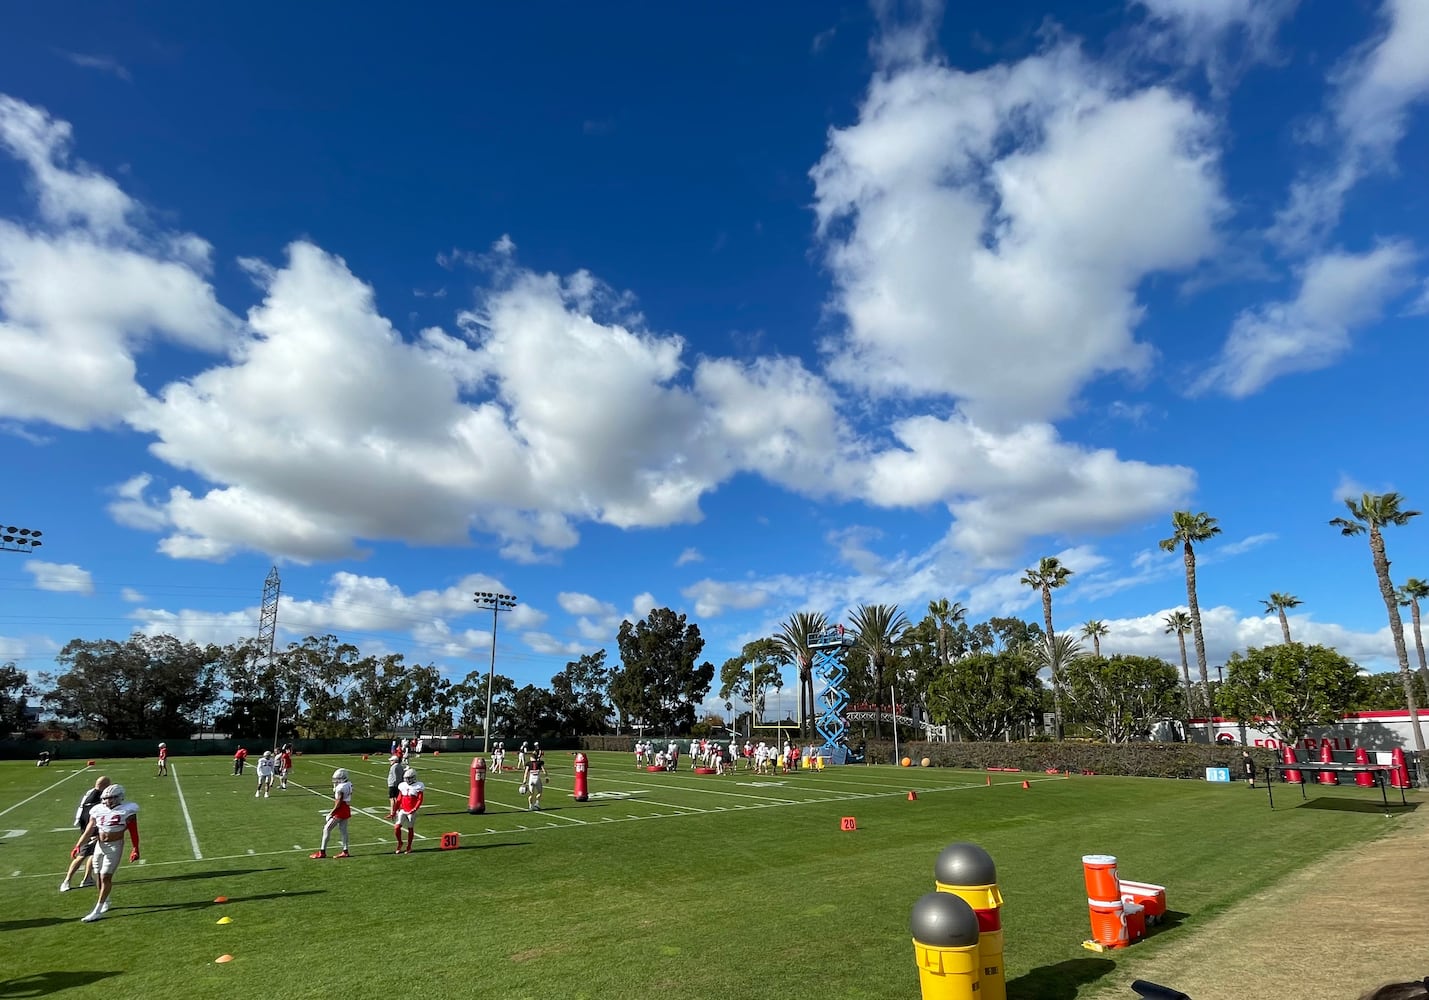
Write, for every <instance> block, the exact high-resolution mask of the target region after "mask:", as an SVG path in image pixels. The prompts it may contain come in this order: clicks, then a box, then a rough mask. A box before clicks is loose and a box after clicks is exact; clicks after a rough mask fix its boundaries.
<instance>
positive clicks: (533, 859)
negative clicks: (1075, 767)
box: [0, 752, 1396, 1000]
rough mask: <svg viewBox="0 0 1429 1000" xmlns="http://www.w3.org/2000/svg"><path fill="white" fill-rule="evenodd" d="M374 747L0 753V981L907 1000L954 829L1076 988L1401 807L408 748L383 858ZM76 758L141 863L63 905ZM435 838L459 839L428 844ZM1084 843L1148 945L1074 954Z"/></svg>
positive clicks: (1015, 931) (1035, 976)
mask: <svg viewBox="0 0 1429 1000" xmlns="http://www.w3.org/2000/svg"><path fill="white" fill-rule="evenodd" d="M512 757H513V759H514V754H513V755H512ZM386 760H387V758H386V754H385V752H382V753H376V754H374V755H373V756H372V758H371V759H370V760H368V761H364V760H362V758H361V757H359V756H344V757H311V756H301V757H298V758H297V759H296V761H295V768H294V772H293V774H292V777H291V779H290V782H289V787H288V789H287V790H286V791H274V792H273V794H272V797H271V798H267V799H256V798H254V794H253V793H254V787H255V783H256V777H255V775H254V769H253V767H252V766H251V765H250V766H249V767H248V769H247V772H246V773H245V775H244V776H242V777H235V776H234V775H233V774H232V762H231V760H229V759H226V758H221V757H199V758H175V759H173V761H172V763H171V765H170V776H169V777H167V778H159V777H156V776H155V774H154V770H155V768H154V764H153V762H152V761H148V760H145V761H139V760H100V761H97V762H96V766H95V767H92V768H90V767H86V766H83V765H84V762H82V761H80V762H75V761H66V760H58V761H56V762H55V763H53V764H51V765H50V766H49V767H46V768H37V767H35V766H34V764H33V762H25V761H13V762H4V763H0V888H3V896H0V898H3V900H4V906H3V909H0V997H22V996H23V997H39V996H56V997H66V998H67V997H99V996H111V997H112V996H117V995H123V996H131V997H144V998H170V997H173V998H186V1000H187V998H193V997H215V998H222V1000H226V998H249V997H251V998H270V997H284V998H291V1000H296V998H305V997H314V998H316V997H324V998H330V997H358V998H360V997H384V998H397V1000H402V998H408V997H410V998H414V1000H445V998H458V997H494V998H502V1000H522V998H530V1000H559V998H582V997H590V998H596V997H601V998H624V997H629V998H636V1000H682V998H691V1000H697V998H698V1000H715V998H729V997H740V998H744V997H748V998H763V997H769V998H774V997H779V998H788V1000H794V998H810V1000H838V998H875V997H877V998H916V997H918V996H919V986H918V974H917V969H916V966H915V964H914V956H913V947H912V944H911V940H910V937H909V930H908V917H909V911H910V909H911V907H912V904H913V902H914V901H915V900H916V899H917V898H918V897H919V896H920V895H922V894H923V893H925V892H928V891H931V890H932V889H933V863H934V860H935V859H936V858H937V856H938V852H939V851H941V850H942V849H943V848H944V847H945V846H947V845H948V844H950V843H952V842H954V841H971V842H973V843H976V844H978V845H980V846H982V847H983V848H984V849H985V850H987V851H988V852H989V853H990V854H991V856H992V858H993V860H994V861H995V862H996V864H997V870H998V881H999V884H1000V886H1001V889H1002V894H1003V897H1004V900H1005V903H1004V907H1003V911H1002V920H1003V927H1004V928H1005V933H1006V958H1005V964H1006V969H1007V981H1008V987H1007V993H1008V996H1009V997H1011V998H1013V1000H1071V998H1075V997H1077V996H1078V995H1079V991H1081V990H1083V989H1084V988H1085V989H1088V990H1089V988H1090V987H1091V986H1092V985H1093V984H1095V982H1096V981H1097V980H1098V979H1099V978H1101V977H1102V976H1103V975H1105V974H1106V973H1107V972H1108V971H1110V970H1111V969H1112V968H1113V967H1114V964H1125V963H1131V965H1130V967H1131V968H1134V967H1135V965H1134V963H1136V962H1137V961H1138V960H1139V958H1141V957H1144V956H1148V955H1151V954H1154V952H1155V949H1157V948H1158V946H1159V945H1161V944H1162V943H1164V942H1166V941H1168V940H1172V939H1178V938H1184V937H1186V936H1189V935H1195V934H1196V933H1197V929H1198V927H1202V926H1204V925H1205V923H1206V922H1207V921H1208V920H1209V919H1210V918H1212V917H1213V916H1215V915H1216V914H1217V913H1220V912H1222V911H1223V910H1225V909H1226V908H1228V907H1230V906H1232V905H1233V904H1235V903H1236V902H1238V901H1240V900H1242V899H1245V898H1246V897H1248V896H1250V895H1252V894H1255V893H1257V892H1258V891H1260V890H1262V889H1264V888H1266V887H1267V886H1269V885H1272V884H1274V883H1276V882H1277V881H1279V880H1281V879H1283V878H1285V877H1286V876H1288V875H1289V874H1291V873H1292V872H1294V871H1296V870H1297V869H1299V868H1301V867H1303V866H1305V865H1307V864H1310V863H1312V862H1313V861H1315V860H1317V859H1319V858H1320V857H1322V856H1323V855H1324V854H1325V853H1327V852H1330V851H1334V850H1337V849H1340V848H1343V847H1345V846H1348V845H1351V844H1353V843H1355V842H1359V841H1364V840H1367V839H1370V838H1374V837H1377V836H1379V835H1380V834H1382V833H1384V832H1387V831H1388V830H1389V829H1391V828H1393V827H1394V825H1395V822H1396V821H1395V819H1394V818H1393V817H1390V818H1386V816H1385V814H1384V812H1383V811H1382V810H1381V809H1380V808H1379V799H1378V793H1377V792H1374V790H1372V789H1356V788H1349V789H1339V790H1329V789H1327V790H1324V791H1323V793H1322V792H1320V791H1318V790H1315V789H1312V790H1311V793H1310V794H1311V799H1310V801H1309V802H1308V803H1306V804H1303V805H1302V803H1301V801H1300V796H1299V793H1298V791H1297V790H1295V789H1293V788H1289V787H1287V786H1277V788H1276V792H1277V795H1276V802H1277V806H1278V807H1279V808H1277V809H1276V810H1275V811H1273V812H1272V811H1271V810H1270V809H1269V808H1268V806H1267V803H1266V797H1265V792H1264V790H1263V789H1256V790H1250V789H1248V788H1246V787H1245V786H1244V785H1243V784H1240V783H1237V784H1235V785H1216V784H1209V783H1206V782H1202V781H1172V780H1157V779H1138V778H1111V777H1101V776H1087V777H1083V776H1072V777H1064V776H1060V775H1047V774H1026V773H1019V774H1011V773H994V774H991V775H990V776H989V775H987V774H984V773H982V772H971V771H956V770H949V769H941V768H926V769H925V768H897V767H889V766H878V765H875V766H863V765H852V766H846V767H842V768H830V769H828V770H826V771H823V772H810V771H801V772H799V773H797V774H790V775H777V776H755V775H751V774H749V773H747V772H744V771H740V772H738V773H737V774H731V775H725V776H722V777H720V776H713V775H696V774H693V773H692V772H691V771H690V770H688V769H687V768H686V769H684V770H681V771H679V772H678V773H674V774H667V773H653V774H652V773H649V772H647V771H645V770H643V769H637V768H636V767H635V766H634V763H633V759H632V757H631V755H629V754H615V753H595V754H592V755H591V763H590V793H591V794H590V800H589V801H587V802H581V803H577V802H574V801H573V800H572V798H571V780H572V766H571V754H570V753H569V752H558V753H551V754H549V755H548V756H547V767H548V769H549V771H550V774H551V780H550V784H549V786H548V788H547V791H546V794H545V800H544V809H543V811H541V812H528V811H526V808H525V799H524V798H523V797H521V796H519V795H518V793H517V785H518V781H519V779H518V777H517V775H516V774H515V773H507V774H504V775H502V776H500V777H492V778H491V779H490V780H488V782H487V786H486V789H487V811H486V812H485V813H484V814H483V815H469V814H468V813H467V808H466V807H467V792H468V770H469V766H470V763H471V758H470V757H469V756H455V755H449V754H442V755H440V756H433V755H430V754H428V755H426V756H424V757H422V758H421V759H420V760H418V761H416V762H415V763H416V768H417V771H418V773H419V776H420V780H422V781H423V782H425V783H426V786H427V796H426V805H425V806H424V808H423V809H422V811H421V813H420V815H419V819H418V826H417V830H418V833H419V839H418V840H417V844H416V849H415V851H414V853H413V854H411V855H409V856H395V855H394V854H393V848H394V846H395V845H394V841H393V835H392V828H391V826H390V824H389V822H388V821H387V820H385V819H383V818H382V817H383V815H384V814H385V813H386V812H387V800H386V769H387V763H386ZM335 767H344V768H347V770H348V771H349V772H350V774H351V776H352V781H353V784H354V787H355V794H354V799H353V805H354V809H355V811H354V815H353V817H352V819H351V821H350V824H349V827H350V831H351V834H352V841H353V845H352V852H353V855H354V856H353V857H352V858H350V859H344V860H337V859H334V858H332V857H331V855H333V854H335V853H336V852H337V851H338V850H339V849H340V848H339V847H338V846H337V844H336V841H335V840H334V843H333V844H332V845H330V847H329V855H330V857H329V859H328V860H323V861H315V860H310V859H309V857H308V855H309V854H310V853H311V852H312V851H314V850H315V849H316V847H317V842H318V837H319V834H320V832H321V828H322V822H323V816H324V813H325V811H326V810H327V808H328V806H329V804H330V802H331V791H330V789H331V775H332V771H333V769H334V768H335ZM100 774H106V775H108V776H109V777H110V778H111V780H113V781H116V782H118V783H120V784H122V785H123V786H124V787H125V789H126V792H127V797H128V799H129V801H132V802H137V803H138V804H139V807H140V815H139V824H140V833H141V844H142V848H143V859H142V861H141V862H140V863H138V864H130V863H128V861H127V857H128V846H127V842H126V846H125V858H126V861H125V863H124V864H123V865H122V866H121V867H120V869H119V872H118V874H117V876H116V879H115V887H114V894H113V897H112V900H111V903H112V909H111V910H110V912H109V914H108V915H107V916H106V917H105V918H104V919H102V920H100V921H98V922H95V923H92V924H85V923H81V922H80V919H79V918H80V917H81V916H83V915H84V914H85V913H87V912H89V910H90V909H91V907H92V906H93V903H94V893H95V890H94V889H75V890H73V891H71V892H68V893H60V892H59V891H58V885H59V881H60V878H61V876H62V875H63V873H64V871H65V868H66V866H67V865H68V862H69V850H70V848H71V847H72V846H73V844H74V842H75V839H76V836H77V831H76V830H75V829H73V827H72V825H71V823H72V820H73V817H74V812H75V807H76V805H77V803H78V801H79V798H80V796H81V794H82V793H83V792H84V790H85V788H86V787H88V786H91V785H92V784H93V782H94V779H95V778H96V777H98V776H99V775H100ZM989 780H990V781H991V784H988V782H989ZM1024 780H1025V781H1026V782H1027V783H1028V785H1029V787H1028V788H1025V789H1024V788H1023V787H1022V783H1023V781H1024ZM910 791H913V792H916V798H914V799H910V797H909V794H908V793H909V792H910ZM1371 796H1373V798H1371ZM845 817H852V818H853V820H854V822H855V823H856V826H857V829H854V830H847V829H844V828H843V827H844V826H845V825H846V824H845V823H844V822H843V820H844V818H845ZM453 832H454V833H458V834H459V835H460V846H459V847H458V848H457V849H455V850H443V849H441V837H442V834H444V833H453ZM1085 854H1112V855H1115V856H1116V857H1117V858H1118V859H1119V868H1120V872H1121V875H1122V877H1123V878H1127V879H1136V880H1140V881H1147V882H1155V883H1159V884H1161V885H1165V886H1166V887H1167V902H1168V906H1169V909H1170V911H1171V912H1170V914H1169V915H1168V920H1167V921H1166V923H1165V924H1164V925H1163V926H1161V927H1160V928H1157V929H1156V930H1155V931H1154V933H1153V934H1152V935H1151V937H1149V938H1148V939H1147V941H1146V942H1145V943H1142V944H1139V945H1136V946H1134V947H1132V948H1130V949H1127V950H1126V951H1124V952H1107V953H1103V954H1095V953H1092V952H1090V951H1087V950H1085V949H1084V948H1082V947H1081V942H1082V941H1083V940H1084V939H1086V938H1087V937H1089V935H1090V926H1089V921H1088V915H1087V904H1086V890H1085V888H1084V885H1083V874H1082V864H1081V858H1082V856H1083V855H1085ZM220 899H222V900H224V901H222V902H219V901H218V900H220ZM223 918H228V920H227V922H224V923H220V922H219V921H220V920H221V919H223ZM225 955H229V956H232V959H231V961H227V962H224V963H218V962H216V961H215V960H216V959H218V958H219V957H220V956H225ZM1168 985H1173V986H1176V987H1178V988H1180V989H1182V990H1184V991H1186V992H1188V993H1190V994H1191V995H1192V996H1193V997H1194V996H1195V995H1196V990H1195V984H1194V983H1173V984H1168Z"/></svg>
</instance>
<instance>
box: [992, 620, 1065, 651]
mask: <svg viewBox="0 0 1429 1000" xmlns="http://www.w3.org/2000/svg"><path fill="white" fill-rule="evenodd" d="M974 628H975V629H981V628H986V629H987V630H988V632H989V633H990V634H991V635H992V642H991V643H990V644H989V645H988V647H986V648H990V649H993V650H1003V649H1005V650H1008V651H1010V652H1014V653H1015V652H1022V653H1026V654H1027V655H1029V656H1031V655H1032V654H1033V652H1034V651H1035V650H1036V649H1037V647H1039V646H1045V645H1046V644H1047V633H1045V632H1043V631H1042V626H1041V625H1038V624H1037V623H1036V622H1029V621H1025V620H1023V619H1021V618H996V617H994V618H989V619H988V620H987V621H986V622H984V623H982V624H979V625H977V626H974Z"/></svg>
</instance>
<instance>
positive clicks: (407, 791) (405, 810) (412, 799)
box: [392, 767, 427, 854]
mask: <svg viewBox="0 0 1429 1000" xmlns="http://www.w3.org/2000/svg"><path fill="white" fill-rule="evenodd" d="M426 791H427V786H426V785H424V784H422V783H421V782H420V781H418V780H417V772H416V771H415V770H413V769H412V768H410V767H409V768H407V770H405V771H403V772H402V783H401V784H400V785H398V786H397V822H395V823H393V824H392V832H393V833H394V834H396V835H397V851H396V853H397V854H411V853H412V838H413V837H415V836H416V835H417V830H416V826H417V810H418V809H420V808H422V799H423V797H424V796H425V794H426ZM404 827H405V828H406V830H407V849H406V850H405V851H404V850H402V829H403V828H404Z"/></svg>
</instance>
